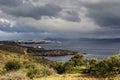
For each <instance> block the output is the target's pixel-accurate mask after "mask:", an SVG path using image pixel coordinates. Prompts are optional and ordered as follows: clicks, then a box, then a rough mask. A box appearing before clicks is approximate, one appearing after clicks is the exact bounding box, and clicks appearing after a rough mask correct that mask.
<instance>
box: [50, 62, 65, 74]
mask: <svg viewBox="0 0 120 80" xmlns="http://www.w3.org/2000/svg"><path fill="white" fill-rule="evenodd" d="M63 65H64V62H53V64H51V67H53V68H54V69H55V70H56V71H57V73H58V74H61V73H63Z"/></svg>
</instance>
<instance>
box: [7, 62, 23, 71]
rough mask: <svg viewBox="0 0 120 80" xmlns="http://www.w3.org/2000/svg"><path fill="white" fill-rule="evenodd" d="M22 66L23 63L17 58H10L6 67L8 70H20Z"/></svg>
mask: <svg viewBox="0 0 120 80" xmlns="http://www.w3.org/2000/svg"><path fill="white" fill-rule="evenodd" d="M20 68H21V63H20V62H19V61H17V60H10V61H8V62H7V63H6V64H5V69H6V70H7V71H13V70H18V69H20Z"/></svg>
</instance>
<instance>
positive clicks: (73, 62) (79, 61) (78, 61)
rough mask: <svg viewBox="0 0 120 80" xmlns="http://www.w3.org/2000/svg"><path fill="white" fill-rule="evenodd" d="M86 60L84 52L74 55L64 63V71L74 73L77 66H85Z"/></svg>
mask: <svg viewBox="0 0 120 80" xmlns="http://www.w3.org/2000/svg"><path fill="white" fill-rule="evenodd" d="M84 65H85V62H84V60H83V55H82V54H77V55H75V56H74V57H72V58H71V59H70V60H69V61H68V62H66V63H65V64H64V72H65V73H72V72H73V73H74V72H75V71H73V70H74V68H75V67H78V66H79V67H80V66H84Z"/></svg>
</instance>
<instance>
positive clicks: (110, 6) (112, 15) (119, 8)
mask: <svg viewBox="0 0 120 80" xmlns="http://www.w3.org/2000/svg"><path fill="white" fill-rule="evenodd" d="M87 8H88V14H87V16H88V17H90V18H92V19H93V20H94V22H96V24H98V25H99V26H101V27H108V28H120V27H119V26H120V3H118V2H117V3H116V2H113V3H111V2H110V3H109V2H105V3H104V2H101V3H97V4H91V5H87Z"/></svg>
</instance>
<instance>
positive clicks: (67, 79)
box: [34, 74, 120, 80]
mask: <svg viewBox="0 0 120 80" xmlns="http://www.w3.org/2000/svg"><path fill="white" fill-rule="evenodd" d="M34 80H120V76H117V77H115V78H111V79H110V78H95V77H91V76H89V75H86V74H64V75H54V76H48V77H42V78H39V79H34Z"/></svg>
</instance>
